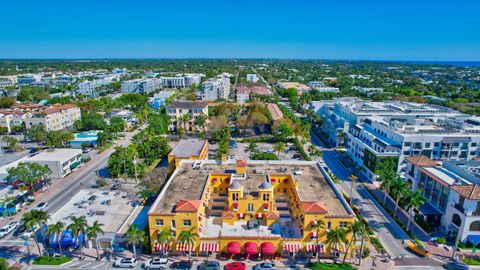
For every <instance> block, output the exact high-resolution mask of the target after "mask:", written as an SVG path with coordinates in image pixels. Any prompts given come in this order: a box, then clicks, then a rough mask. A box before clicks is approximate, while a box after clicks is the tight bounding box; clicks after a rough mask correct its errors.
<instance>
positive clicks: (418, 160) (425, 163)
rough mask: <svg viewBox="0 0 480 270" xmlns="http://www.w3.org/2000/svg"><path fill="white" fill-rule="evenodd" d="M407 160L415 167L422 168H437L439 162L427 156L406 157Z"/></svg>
mask: <svg viewBox="0 0 480 270" xmlns="http://www.w3.org/2000/svg"><path fill="white" fill-rule="evenodd" d="M405 160H407V161H408V162H410V163H412V164H413V165H416V166H422V167H436V166H437V165H438V164H437V162H435V161H433V160H431V159H429V158H428V157H426V156H413V157H406V158H405Z"/></svg>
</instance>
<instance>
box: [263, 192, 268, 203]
mask: <svg viewBox="0 0 480 270" xmlns="http://www.w3.org/2000/svg"><path fill="white" fill-rule="evenodd" d="M263 200H264V201H267V202H268V201H270V194H263Z"/></svg>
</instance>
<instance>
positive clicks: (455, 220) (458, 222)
mask: <svg viewBox="0 0 480 270" xmlns="http://www.w3.org/2000/svg"><path fill="white" fill-rule="evenodd" d="M452 223H453V224H455V225H457V226H458V227H460V226H461V225H462V219H461V218H460V216H459V215H458V214H453V217H452Z"/></svg>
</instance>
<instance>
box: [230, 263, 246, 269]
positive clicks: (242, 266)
mask: <svg viewBox="0 0 480 270" xmlns="http://www.w3.org/2000/svg"><path fill="white" fill-rule="evenodd" d="M245 269H247V265H246V264H245V263H244V262H231V263H227V264H226V265H225V270H245Z"/></svg>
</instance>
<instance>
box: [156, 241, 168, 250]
mask: <svg viewBox="0 0 480 270" xmlns="http://www.w3.org/2000/svg"><path fill="white" fill-rule="evenodd" d="M168 250H170V244H169V243H165V244H160V243H158V242H156V243H155V251H168Z"/></svg>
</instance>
